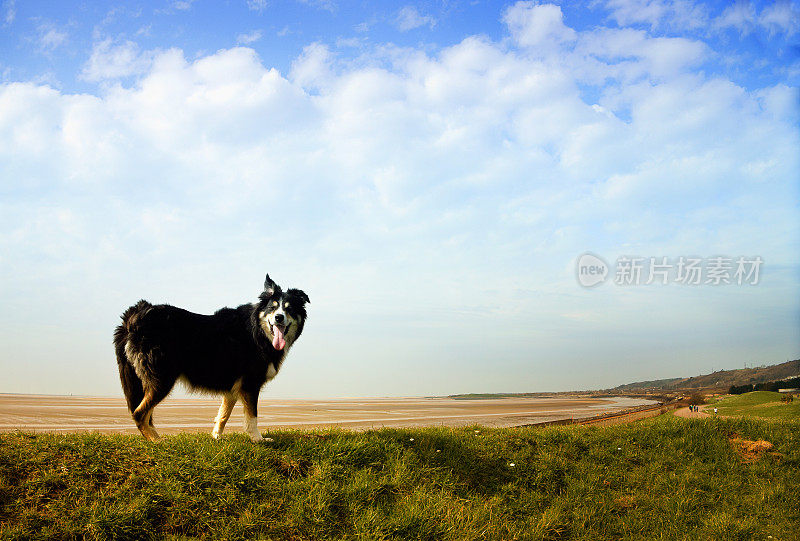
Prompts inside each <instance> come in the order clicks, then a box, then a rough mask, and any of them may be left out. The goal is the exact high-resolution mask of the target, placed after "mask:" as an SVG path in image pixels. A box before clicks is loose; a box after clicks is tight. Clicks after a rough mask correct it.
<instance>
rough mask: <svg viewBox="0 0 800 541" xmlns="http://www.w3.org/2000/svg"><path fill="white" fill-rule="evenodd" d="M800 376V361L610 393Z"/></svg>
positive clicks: (722, 385)
mask: <svg viewBox="0 0 800 541" xmlns="http://www.w3.org/2000/svg"><path fill="white" fill-rule="evenodd" d="M798 375H800V359H798V360H794V361H788V362H785V363H781V364H775V365H772V366H762V367H758V368H739V369H737V370H718V371H716V372H714V373H712V374H705V375H702V376H694V377H691V378H671V379H661V380H654V381H639V382H636V383H627V384H625V385H620V386H618V387H615V388H614V389H611V391H626V392H627V391H636V390H645V389H649V390H663V391H671V390H688V389H709V388H716V389H728V388H730V386H731V385H745V384H753V383H764V382H767V381H779V380H782V379H787V378H791V377H794V376H798Z"/></svg>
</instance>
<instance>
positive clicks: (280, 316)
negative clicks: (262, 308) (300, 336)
mask: <svg viewBox="0 0 800 541" xmlns="http://www.w3.org/2000/svg"><path fill="white" fill-rule="evenodd" d="M275 323H283V314H275Z"/></svg>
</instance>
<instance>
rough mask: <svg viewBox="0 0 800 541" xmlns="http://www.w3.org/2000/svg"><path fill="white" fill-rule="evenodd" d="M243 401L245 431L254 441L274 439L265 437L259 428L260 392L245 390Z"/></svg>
mask: <svg viewBox="0 0 800 541" xmlns="http://www.w3.org/2000/svg"><path fill="white" fill-rule="evenodd" d="M241 394H242V402H244V431H245V432H247V435H248V436H250V439H251V440H252V441H254V442H262V441H267V442H269V441H273V439H272V438H265V437H264V436H262V435H261V432H260V431H259V430H258V409H257V405H256V404H257V402H258V393H252V392H245V391H243V392H242V393H241Z"/></svg>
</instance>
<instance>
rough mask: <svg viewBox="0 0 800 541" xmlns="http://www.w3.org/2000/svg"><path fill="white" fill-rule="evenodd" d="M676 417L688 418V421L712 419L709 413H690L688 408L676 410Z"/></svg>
mask: <svg viewBox="0 0 800 541" xmlns="http://www.w3.org/2000/svg"><path fill="white" fill-rule="evenodd" d="M675 415H677V416H678V417H686V418H687V419H699V418H701V417H711V416H710V415H709V414H708V413H703V412H702V411H689V408H688V407H685V408H678V409H676V410H675Z"/></svg>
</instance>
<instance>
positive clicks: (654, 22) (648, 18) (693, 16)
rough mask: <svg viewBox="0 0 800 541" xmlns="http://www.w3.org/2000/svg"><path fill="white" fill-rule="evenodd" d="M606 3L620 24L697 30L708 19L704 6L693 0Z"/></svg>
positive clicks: (645, 0) (636, 0)
mask: <svg viewBox="0 0 800 541" xmlns="http://www.w3.org/2000/svg"><path fill="white" fill-rule="evenodd" d="M605 5H606V7H607V8H608V9H609V10H610V12H611V14H610V17H611V18H612V19H613V20H615V21H616V22H617V24H619V25H620V26H628V25H631V24H646V25H648V26H649V27H650V28H651V29H660V28H669V29H679V30H696V29H701V28H705V27H706V26H707V25H708V20H709V14H708V11H707V9H706V7H705V6H704V5H703V4H700V3H697V2H694V1H692V0H608V1H607V2H606V3H605Z"/></svg>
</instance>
